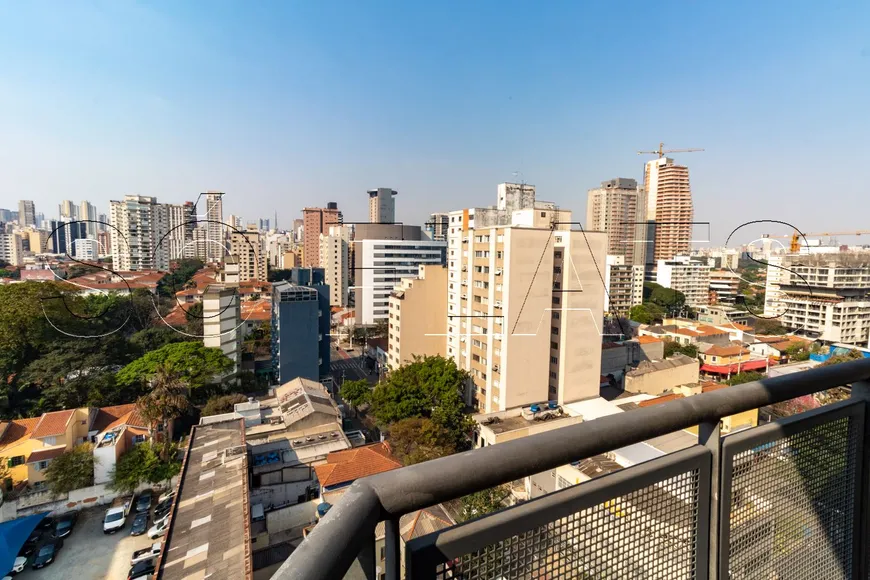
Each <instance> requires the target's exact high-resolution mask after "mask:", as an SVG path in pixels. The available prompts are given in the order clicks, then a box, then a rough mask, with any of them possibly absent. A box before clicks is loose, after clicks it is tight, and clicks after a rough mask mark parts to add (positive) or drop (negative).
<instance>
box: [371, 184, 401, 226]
mask: <svg viewBox="0 0 870 580" xmlns="http://www.w3.org/2000/svg"><path fill="white" fill-rule="evenodd" d="M368 194H369V221H370V222H371V223H373V224H392V223H395V221H396V200H395V199H393V198H394V197H395V196H396V195H398V194H399V192H398V191H395V190H392V189H390V188H389V187H379V188H377V189H370V190H369V191H368Z"/></svg>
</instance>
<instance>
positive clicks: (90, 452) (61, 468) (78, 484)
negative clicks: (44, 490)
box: [45, 443, 95, 495]
mask: <svg viewBox="0 0 870 580" xmlns="http://www.w3.org/2000/svg"><path fill="white" fill-rule="evenodd" d="M94 462H95V459H94V449H93V445H91V444H90V443H82V444H81V445H76V446H75V447H73V448H72V450H70V451H66V452H64V453H63V454H62V455H60V456H58V457H55V458H54V459H52V460H51V462H50V463H49V464H48V467H46V468H45V480H46V481H47V482H48V488H49V489H50V490H51V491H52V493H54V494H56V495H61V494H65V493H69V492H71V491H72V490H74V489H81V488H83V487H88V486H91V485H93V484H94Z"/></svg>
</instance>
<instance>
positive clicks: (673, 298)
mask: <svg viewBox="0 0 870 580" xmlns="http://www.w3.org/2000/svg"><path fill="white" fill-rule="evenodd" d="M643 299H644V302H651V303H653V304H655V305H656V306H659V307H660V308H662V309H663V310H664V311H665V312H667V313H669V314H675V313H676V312H678V311H679V310H680V309H681V308H682V307H683V306H685V304H686V296H685V295H684V294H683V293H682V292H678V291H677V290H672V289H671V288H665V287H664V286H661V285H660V284H656V283H655V282H645V283H644V285H643Z"/></svg>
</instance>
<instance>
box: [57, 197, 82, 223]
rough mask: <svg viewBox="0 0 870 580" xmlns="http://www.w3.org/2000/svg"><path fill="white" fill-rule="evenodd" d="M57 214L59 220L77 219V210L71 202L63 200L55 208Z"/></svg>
mask: <svg viewBox="0 0 870 580" xmlns="http://www.w3.org/2000/svg"><path fill="white" fill-rule="evenodd" d="M57 213H58V217H60V219H70V220H75V219H79V208H78V206H77V205H76V204H75V203H73V202H72V201H70V200H68V199H65V200H63V201H62V202H60V204H59V205H58V206H57Z"/></svg>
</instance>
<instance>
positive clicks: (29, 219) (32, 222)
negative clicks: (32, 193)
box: [18, 199, 36, 228]
mask: <svg viewBox="0 0 870 580" xmlns="http://www.w3.org/2000/svg"><path fill="white" fill-rule="evenodd" d="M18 225H20V226H22V227H25V228H26V227H28V226H36V206H35V205H34V203H33V201H32V200H29V199H22V200H21V201H19V202H18Z"/></svg>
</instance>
